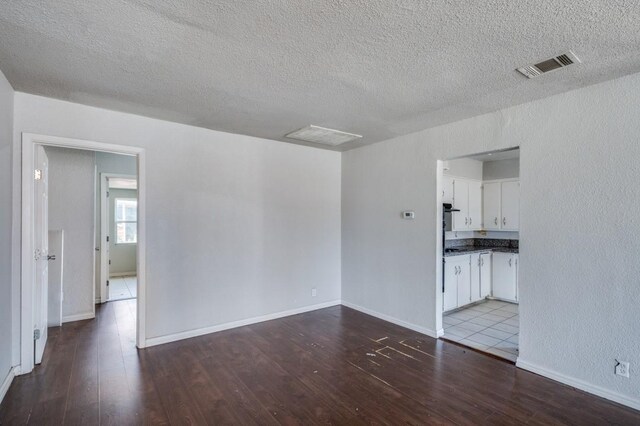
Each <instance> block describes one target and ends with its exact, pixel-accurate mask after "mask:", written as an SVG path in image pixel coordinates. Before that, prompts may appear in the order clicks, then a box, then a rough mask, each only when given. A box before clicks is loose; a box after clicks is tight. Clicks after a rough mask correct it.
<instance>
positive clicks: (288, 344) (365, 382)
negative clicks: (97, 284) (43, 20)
mask: <svg viewBox="0 0 640 426" xmlns="http://www.w3.org/2000/svg"><path fill="white" fill-rule="evenodd" d="M96 314H97V318H96V319H95V320H90V321H79V322H75V323H69V324H65V325H64V326H63V327H59V328H54V329H51V330H50V337H49V339H50V341H49V343H48V346H47V351H46V354H45V360H44V363H43V364H42V365H41V366H39V367H37V369H36V370H35V371H34V372H33V373H31V374H29V375H25V376H20V377H17V378H16V379H15V380H14V383H13V384H12V386H11V389H10V390H9V392H8V394H7V396H6V397H5V400H4V401H3V402H2V405H0V424H3V425H4V424H34V425H61V424H65V425H66V424H68V425H94V424H103V425H129V424H150V425H156V424H158V425H162V424H172V425H183V424H195V425H205V424H215V425H218V424H239V425H262V424H267V425H269V424H273V425H275V424H328V423H331V424H350V425H351V424H354V425H358V424H389V425H390V424H464V425H471V424H473V425H482V424H487V425H489V424H491V425H496V424H531V425H550V424H575V425H600V424H629V425H632V424H633V425H638V424H640V412H638V411H634V410H631V409H628V408H625V407H622V406H620V405H617V404H614V403H611V402H608V401H606V400H604V399H601V398H598V397H595V396H591V395H588V394H586V393H583V392H581V391H578V390H575V389H573V388H570V387H568V386H564V385H561V384H559V383H556V382H553V381H551V380H548V379H545V378H543V377H540V376H537V375H535V374H532V373H528V372H526V371H523V370H519V369H517V368H515V367H514V366H513V365H511V364H508V363H506V362H502V361H500V360H497V359H494V358H491V357H488V356H486V355H483V354H479V353H476V352H473V351H471V350H468V349H465V348H463V347H460V346H457V345H455V344H451V343H447V342H443V341H438V340H435V339H431V338H428V337H424V336H422V335H420V334H417V333H415V332H412V331H410V330H407V329H404V328H401V327H398V326H395V325H393V324H390V323H387V322H384V321H381V320H378V319H376V318H373V317H370V316H367V315H364V314H362V313H359V312H356V311H354V310H351V309H349V308H345V307H333V308H328V309H323V310H319V311H315V312H310V313H306V314H301V315H296V316H291V317H287V318H283V319H279V320H274V321H269V322H264V323H260V324H256V325H252V326H247V327H241V328H237V329H233V330H229V331H224V332H220V333H215V334H210V335H207V336H202V337H198V338H194V339H189V340H184V341H180V342H175V343H170V344H166V345H162V346H156V347H152V348H148V349H146V350H141V351H138V350H136V349H135V300H128V301H119V302H110V303H108V304H106V305H102V306H100V307H98V309H97V311H96Z"/></svg>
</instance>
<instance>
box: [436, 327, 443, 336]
mask: <svg viewBox="0 0 640 426" xmlns="http://www.w3.org/2000/svg"><path fill="white" fill-rule="evenodd" d="M436 336H438V337H442V336H444V328H441V329H440V330H438V331H437V332H436Z"/></svg>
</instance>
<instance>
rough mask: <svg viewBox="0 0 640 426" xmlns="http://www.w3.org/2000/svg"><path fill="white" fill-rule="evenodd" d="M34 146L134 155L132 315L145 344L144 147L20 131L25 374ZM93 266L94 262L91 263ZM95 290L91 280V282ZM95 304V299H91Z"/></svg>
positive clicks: (25, 364) (30, 344)
mask: <svg viewBox="0 0 640 426" xmlns="http://www.w3.org/2000/svg"><path fill="white" fill-rule="evenodd" d="M36 145H43V146H55V147H60V148H71V149H82V150H89V151H100V152H110V153H113V154H124V155H131V156H135V157H136V158H137V163H138V246H137V265H136V268H137V273H138V297H137V299H136V301H137V316H136V322H137V324H136V346H137V347H138V348H144V347H145V346H146V334H145V329H146V327H145V325H146V324H145V323H146V305H145V302H146V268H145V260H146V259H145V252H146V250H145V247H146V232H145V231H146V229H145V225H146V221H145V207H146V206H145V190H146V185H145V171H146V169H145V150H144V149H143V148H139V147H134V146H126V145H114V144H107V143H102V142H94V141H87V140H82V139H72V138H64V137H58V136H47V135H39V134H34V133H22V201H21V203H22V210H21V216H22V227H21V228H22V230H21V234H22V235H21V243H22V249H21V254H20V260H21V262H20V263H21V267H20V268H21V278H20V284H21V290H20V336H21V339H20V340H21V342H20V368H19V371H20V374H26V373H29V372H31V371H32V370H33V368H34V363H33V350H34V340H33V312H34V303H35V300H34V278H35V277H34V263H35V260H34V257H33V247H34V240H33V238H34V230H33V225H34V219H35V218H34V215H33V213H34V211H33V210H34V209H33V207H34V195H33V191H34V182H33V176H34V173H35V167H34V158H35V157H34V155H35V147H36ZM94 265H95V262H94ZM92 286H93V288H94V291H95V283H94V282H92ZM94 303H95V301H94Z"/></svg>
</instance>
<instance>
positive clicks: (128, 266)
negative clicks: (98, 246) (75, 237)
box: [109, 188, 138, 276]
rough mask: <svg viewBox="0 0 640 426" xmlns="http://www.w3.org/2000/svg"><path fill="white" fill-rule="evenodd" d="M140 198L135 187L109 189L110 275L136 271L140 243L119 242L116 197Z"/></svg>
mask: <svg viewBox="0 0 640 426" xmlns="http://www.w3.org/2000/svg"><path fill="white" fill-rule="evenodd" d="M117 198H138V191H136V190H135V189H115V188H111V189H109V236H110V237H109V259H110V260H111V264H109V275H110V276H114V275H120V276H121V275H122V274H133V275H135V273H136V252H137V250H138V244H135V243H128V244H117V240H116V221H115V220H116V217H115V213H114V212H115V209H116V199H117Z"/></svg>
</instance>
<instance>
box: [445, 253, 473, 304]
mask: <svg viewBox="0 0 640 426" xmlns="http://www.w3.org/2000/svg"><path fill="white" fill-rule="evenodd" d="M456 257H467V256H456ZM458 267H459V264H458V262H456V261H455V257H447V258H445V261H444V293H443V295H442V310H443V311H445V312H446V311H450V310H451V309H455V308H457V307H458Z"/></svg>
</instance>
